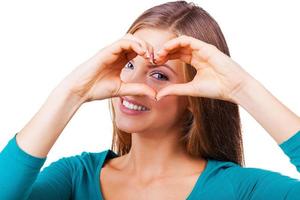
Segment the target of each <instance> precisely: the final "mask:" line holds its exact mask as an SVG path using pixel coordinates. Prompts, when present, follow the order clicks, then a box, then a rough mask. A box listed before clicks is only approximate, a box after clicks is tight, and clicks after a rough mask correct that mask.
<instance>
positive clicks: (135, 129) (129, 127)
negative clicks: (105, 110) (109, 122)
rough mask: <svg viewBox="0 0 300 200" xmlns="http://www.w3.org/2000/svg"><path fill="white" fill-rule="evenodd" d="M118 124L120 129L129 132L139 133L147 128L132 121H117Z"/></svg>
mask: <svg viewBox="0 0 300 200" xmlns="http://www.w3.org/2000/svg"><path fill="white" fill-rule="evenodd" d="M116 126H117V128H118V129H120V130H121V131H124V132H127V133H138V132H142V131H144V130H145V128H143V127H138V126H136V125H133V124H131V123H127V124H126V123H125V122H124V121H123V122H120V123H118V122H116Z"/></svg>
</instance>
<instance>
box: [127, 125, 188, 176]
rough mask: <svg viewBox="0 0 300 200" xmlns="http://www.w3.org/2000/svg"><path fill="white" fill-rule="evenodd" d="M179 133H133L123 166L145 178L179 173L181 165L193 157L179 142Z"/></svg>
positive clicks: (131, 172)
mask: <svg viewBox="0 0 300 200" xmlns="http://www.w3.org/2000/svg"><path fill="white" fill-rule="evenodd" d="M179 135H180V134H179V133H178V132H175V131H173V132H171V131H167V132H157V131H153V132H147V133H145V132H143V133H132V144H131V149H130V152H129V153H128V154H126V155H125V156H124V160H123V161H124V162H123V164H122V165H123V167H124V168H126V171H128V172H130V174H132V175H133V176H136V177H140V178H144V179H151V178H150V177H160V176H162V175H164V176H165V175H172V174H173V175H174V174H176V173H178V172H179V165H182V164H187V163H190V162H186V161H188V160H190V159H191V158H190V157H189V156H188V155H187V153H186V151H185V148H184V147H183V146H182V145H180V144H179ZM123 167H122V168H123ZM147 177H148V178H147Z"/></svg>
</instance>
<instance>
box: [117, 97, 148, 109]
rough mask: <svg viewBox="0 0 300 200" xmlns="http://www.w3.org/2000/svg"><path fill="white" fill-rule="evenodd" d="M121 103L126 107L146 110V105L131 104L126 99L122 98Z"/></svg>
mask: <svg viewBox="0 0 300 200" xmlns="http://www.w3.org/2000/svg"><path fill="white" fill-rule="evenodd" d="M123 105H124V106H125V107H126V108H129V109H131V110H140V111H141V110H143V111H144V110H148V109H147V108H146V107H144V106H138V105H135V104H132V103H129V102H128V101H126V100H123Z"/></svg>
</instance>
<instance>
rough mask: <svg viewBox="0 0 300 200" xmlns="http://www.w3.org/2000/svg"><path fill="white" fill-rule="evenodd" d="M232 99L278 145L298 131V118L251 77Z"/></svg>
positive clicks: (299, 127)
mask: <svg viewBox="0 0 300 200" xmlns="http://www.w3.org/2000/svg"><path fill="white" fill-rule="evenodd" d="M232 99H233V100H234V101H235V102H236V103H237V104H239V105H241V106H242V107H243V108H244V109H246V110H247V111H248V112H249V113H250V114H251V115H252V116H253V117H254V118H255V120H256V121H257V122H258V123H260V125H261V126H262V127H263V128H264V129H265V130H266V131H267V132H268V133H269V134H270V135H271V137H272V138H274V140H275V141H276V142H277V143H278V144H281V143H283V142H284V141H286V140H287V139H289V138H290V137H291V136H293V135H294V134H295V133H296V132H297V131H298V130H300V118H299V117H298V116H297V115H296V114H295V113H293V112H292V111H291V110H289V109H288V108H287V107H286V106H284V105H283V104H282V103H281V102H280V101H279V100H278V99H276V98H275V97H274V96H273V95H272V94H271V93H270V92H269V91H268V90H267V89H266V88H264V87H263V85H262V84H260V83H259V82H258V81H256V80H255V79H254V78H253V77H251V78H249V81H247V83H246V84H245V85H244V87H242V88H241V89H240V90H239V91H238V92H236V93H234V95H233V96H232Z"/></svg>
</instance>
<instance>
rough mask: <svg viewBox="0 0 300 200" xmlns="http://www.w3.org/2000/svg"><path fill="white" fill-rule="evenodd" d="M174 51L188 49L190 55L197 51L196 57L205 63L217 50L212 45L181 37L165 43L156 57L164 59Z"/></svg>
mask: <svg viewBox="0 0 300 200" xmlns="http://www.w3.org/2000/svg"><path fill="white" fill-rule="evenodd" d="M176 49H177V50H178V49H188V50H191V53H192V52H194V51H199V52H200V53H199V54H198V55H197V56H200V57H201V59H202V60H205V61H209V59H210V58H211V57H212V56H213V55H214V54H215V53H216V50H217V48H216V47H215V46H214V45H211V44H209V43H206V42H204V41H201V40H199V39H196V38H193V37H190V36H186V35H182V36H179V37H177V38H174V39H171V40H169V41H167V42H166V43H165V44H164V45H163V47H162V48H161V49H160V50H159V51H158V52H157V57H164V56H166V55H167V54H171V53H172V51H173V52H174V51H175V50H176Z"/></svg>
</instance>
